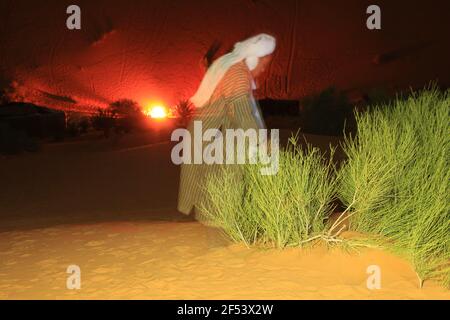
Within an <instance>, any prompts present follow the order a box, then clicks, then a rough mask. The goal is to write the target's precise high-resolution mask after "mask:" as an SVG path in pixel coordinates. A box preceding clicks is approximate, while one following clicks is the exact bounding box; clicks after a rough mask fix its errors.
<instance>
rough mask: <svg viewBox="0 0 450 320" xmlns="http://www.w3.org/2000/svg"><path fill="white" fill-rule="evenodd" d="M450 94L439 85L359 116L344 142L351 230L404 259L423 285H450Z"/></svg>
mask: <svg viewBox="0 0 450 320" xmlns="http://www.w3.org/2000/svg"><path fill="white" fill-rule="evenodd" d="M449 107H450V91H446V92H444V93H442V92H439V91H438V90H437V89H435V88H430V89H428V90H423V91H421V92H412V93H411V95H410V96H409V97H408V98H406V99H405V98H402V99H400V98H399V99H397V100H395V101H394V102H392V103H391V104H389V105H379V106H376V107H374V108H371V111H370V112H366V113H357V114H356V121H357V127H358V130H357V134H356V136H355V137H348V136H347V137H346V139H345V142H344V143H343V149H344V152H345V153H346V155H347V157H348V159H347V161H346V162H345V163H344V164H343V166H342V167H341V170H340V172H339V181H340V182H339V198H340V200H341V201H342V202H343V203H344V204H345V205H346V206H347V207H348V211H349V212H350V214H349V223H350V228H351V229H353V230H356V231H360V232H364V233H371V234H374V235H379V236H381V239H383V243H384V244H387V245H388V246H389V247H390V248H391V249H393V250H394V251H395V252H398V253H400V254H402V255H403V256H405V257H407V258H408V259H409V260H410V261H411V262H412V264H413V266H414V268H415V270H416V273H417V276H418V278H419V280H420V285H422V283H423V281H425V280H427V279H430V278H434V279H438V280H441V281H443V283H444V284H446V285H447V286H448V285H449V273H450V264H449V262H450V186H449V181H450V166H449V161H450V134H449V133H450V127H449V125H450V124H449V110H450V109H449Z"/></svg>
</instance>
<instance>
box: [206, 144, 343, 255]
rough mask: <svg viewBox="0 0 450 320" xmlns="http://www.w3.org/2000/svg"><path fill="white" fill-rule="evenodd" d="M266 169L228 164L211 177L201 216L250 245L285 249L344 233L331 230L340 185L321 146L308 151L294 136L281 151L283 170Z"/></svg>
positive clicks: (280, 166)
mask: <svg viewBox="0 0 450 320" xmlns="http://www.w3.org/2000/svg"><path fill="white" fill-rule="evenodd" d="M332 152H333V150H332ZM331 158H332V157H331ZM261 167H262V166H261V165H259V164H244V165H240V167H239V170H235V169H236V168H231V167H229V166H224V167H223V168H222V169H221V170H219V171H220V172H219V173H218V174H214V175H210V176H209V177H208V179H207V183H206V187H205V200H204V202H203V205H202V209H201V214H200V219H201V220H202V221H204V222H205V223H207V224H209V225H212V226H215V227H219V228H220V229H222V230H223V232H224V233H225V235H226V236H228V237H229V238H231V239H232V240H233V241H236V242H244V243H245V244H246V245H247V246H250V245H253V244H265V245H270V246H275V247H279V248H284V247H287V246H301V245H303V244H306V243H309V242H310V241H312V240H315V239H320V238H322V239H325V240H330V241H333V240H335V236H336V235H337V233H338V231H337V230H335V231H334V233H333V234H331V233H329V232H328V231H330V230H328V227H327V225H326V221H327V219H328V217H329V215H330V214H331V212H332V210H333V206H332V201H333V197H334V194H335V187H336V178H335V175H334V173H335V172H334V166H333V163H332V161H331V160H325V159H324V157H323V156H322V155H321V153H320V151H319V150H318V149H316V148H312V147H308V149H307V150H306V151H305V150H302V149H301V148H300V147H299V146H297V145H296V141H295V138H292V139H291V141H290V144H289V146H288V147H287V148H286V150H282V151H280V155H279V171H278V173H277V174H275V175H262V174H261V171H260V169H261Z"/></svg>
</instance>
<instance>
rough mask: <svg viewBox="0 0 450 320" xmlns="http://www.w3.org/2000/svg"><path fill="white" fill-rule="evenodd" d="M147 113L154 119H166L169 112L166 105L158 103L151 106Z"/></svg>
mask: <svg viewBox="0 0 450 320" xmlns="http://www.w3.org/2000/svg"><path fill="white" fill-rule="evenodd" d="M145 114H146V115H147V116H149V117H150V118H153V119H165V118H167V115H168V112H167V109H166V107H164V106H161V105H157V106H152V107H149V108H148V109H147V111H146V112H145Z"/></svg>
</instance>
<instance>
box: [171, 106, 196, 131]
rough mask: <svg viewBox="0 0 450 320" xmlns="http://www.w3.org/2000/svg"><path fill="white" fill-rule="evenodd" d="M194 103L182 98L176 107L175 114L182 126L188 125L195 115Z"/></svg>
mask: <svg viewBox="0 0 450 320" xmlns="http://www.w3.org/2000/svg"><path fill="white" fill-rule="evenodd" d="M194 111H195V109H194V105H193V104H192V103H191V102H190V101H189V100H181V101H179V102H178V104H177V105H176V106H175V108H174V113H175V116H176V117H177V118H178V124H179V125H180V126H181V127H187V125H188V124H189V121H190V120H191V119H192V117H193V116H194Z"/></svg>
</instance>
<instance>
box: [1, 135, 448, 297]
mask: <svg viewBox="0 0 450 320" xmlns="http://www.w3.org/2000/svg"><path fill="white" fill-rule="evenodd" d="M310 138H311V140H314V139H315V137H310ZM136 139H137V138H125V139H124V140H123V141H121V142H120V143H116V144H110V143H109V142H105V141H102V140H98V141H89V142H77V143H63V144H57V145H48V146H44V150H42V152H39V153H36V154H27V155H22V156H15V157H3V158H1V159H0V168H1V169H0V181H1V184H0V188H1V192H0V203H1V207H0V299H34V298H39V299H56V298H61V299H111V298H118V299H157V298H159V299H222V298H224V299H225V298H226V299H230V298H233V299H385V298H389V299H390V298H393V299H449V298H450V293H449V291H447V290H445V289H443V288H441V287H439V286H438V285H437V284H436V283H433V282H426V283H425V287H424V288H423V289H419V288H418V287H417V285H418V282H417V278H416V276H415V273H414V271H413V270H412V268H411V266H410V265H409V264H408V263H407V262H406V261H404V260H402V259H400V258H398V257H396V256H393V255H391V254H388V253H386V252H383V251H381V250H375V249H364V250H362V251H360V252H358V253H357V252H354V251H351V252H348V251H345V250H342V249H339V248H334V249H326V248H321V247H316V248H314V249H302V250H301V249H288V250H283V251H281V250H275V249H247V248H246V247H245V246H242V245H236V244H231V243H229V242H228V241H226V239H224V238H223V237H222V236H221V234H220V233H219V232H218V231H217V230H215V229H211V228H208V227H205V226H203V225H201V224H199V223H197V222H193V221H182V220H183V216H181V215H180V214H179V213H177V212H176V210H175V205H176V198H177V185H178V174H179V172H178V168H176V167H175V166H173V165H172V164H171V163H170V159H169V156H170V148H171V146H170V145H169V144H167V143H157V144H150V145H145V144H143V143H142V140H140V141H137V140H139V139H137V140H136ZM319 140H320V139H319ZM319 140H317V141H318V143H319ZM325 145H326V144H325ZM69 265H78V266H79V267H80V268H81V289H80V290H69V289H67V287H66V281H67V278H68V277H69V274H67V273H66V270H67V267H68V266H69ZM369 265H378V266H379V267H380V268H381V286H382V287H381V289H379V290H369V289H367V286H366V280H367V278H368V276H369V275H368V274H367V273H366V270H367V267H368V266H369Z"/></svg>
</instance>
